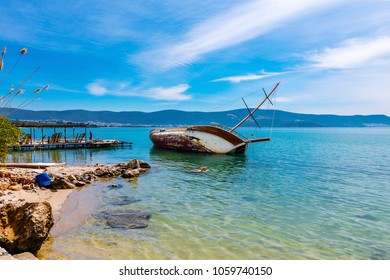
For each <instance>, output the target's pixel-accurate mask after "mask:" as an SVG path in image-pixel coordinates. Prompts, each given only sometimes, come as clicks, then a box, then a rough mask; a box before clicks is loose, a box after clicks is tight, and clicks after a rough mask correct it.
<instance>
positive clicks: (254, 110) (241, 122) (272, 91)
mask: <svg viewBox="0 0 390 280" xmlns="http://www.w3.org/2000/svg"><path fill="white" fill-rule="evenodd" d="M279 84H280V82H278V83H277V84H276V85H275V86H274V88H273V89H272V90H271V92H270V93H269V94H268V95H267V96H266V97H265V98H264V99H263V101H262V102H261V103H260V104H259V105H258V106H257V107H256V108H255V109H253V111H252V112H250V114H249V115H248V116H246V117H245V118H244V119H243V120H242V121H240V122H239V123H238V124H237V125H236V126H235V127H233V128H232V129H231V130H229V132H233V131H234V130H236V129H237V128H238V127H239V126H240V125H242V124H243V122H245V121H246V120H247V119H249V118H250V117H251V116H252V115H253V114H254V113H255V112H256V111H257V110H258V109H259V108H260V107H261V105H263V104H264V102H265V101H266V100H267V99H268V98H269V97H270V96H271V95H272V94H273V93H274V91H275V90H276V88H277V87H278V86H279Z"/></svg>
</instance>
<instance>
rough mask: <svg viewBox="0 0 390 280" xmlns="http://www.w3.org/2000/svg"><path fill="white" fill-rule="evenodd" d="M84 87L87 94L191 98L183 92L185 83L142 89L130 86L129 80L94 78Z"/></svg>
mask: <svg viewBox="0 0 390 280" xmlns="http://www.w3.org/2000/svg"><path fill="white" fill-rule="evenodd" d="M86 88H87V91H88V93H89V94H91V95H95V96H104V95H114V96H120V97H129V96H137V97H145V98H148V99H154V100H166V101H184V100H189V99H191V98H192V96H191V95H187V94H185V92H186V91H187V90H188V89H189V88H190V86H189V85H187V84H179V85H176V86H172V87H153V88H146V89H144V88H137V87H131V83H129V82H112V81H105V80H96V81H94V82H92V83H90V84H88V85H87V87H86Z"/></svg>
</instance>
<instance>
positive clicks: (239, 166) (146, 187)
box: [10, 128, 390, 259]
mask: <svg viewBox="0 0 390 280" xmlns="http://www.w3.org/2000/svg"><path fill="white" fill-rule="evenodd" d="M148 132H149V129H148V128H96V129H94V130H93V134H94V137H97V138H104V139H119V140H124V141H131V142H133V143H134V144H133V147H132V148H129V147H125V148H118V149H106V150H66V151H59V150H56V151H49V152H48V151H35V152H22V153H13V154H12V155H11V156H10V160H11V159H12V160H14V161H51V162H52V161H57V162H62V161H66V162H67V163H68V165H80V164H81V165H85V164H86V165H90V164H95V163H105V164H116V163H119V162H125V161H128V160H130V159H133V158H138V159H142V160H145V161H147V162H148V163H150V165H151V166H152V168H151V170H150V171H149V172H148V173H146V174H145V175H143V176H141V177H139V178H138V179H137V180H136V181H127V180H124V179H122V178H117V179H113V180H111V181H103V182H97V183H94V184H93V185H91V186H89V187H85V188H82V189H81V190H79V191H75V192H73V193H72V194H71V195H70V197H69V199H68V200H67V202H66V204H65V205H64V207H63V211H64V213H65V214H64V215H63V216H62V217H63V218H62V220H60V221H59V222H57V224H56V225H55V226H54V228H53V230H52V236H53V238H52V239H51V240H50V241H48V242H46V243H45V244H44V246H43V247H42V249H41V251H40V253H39V257H40V258H44V259H390V164H389V163H390V129H388V128H310V129H309V128H292V129H274V131H273V134H272V140H271V141H270V142H266V143H255V144H252V145H250V146H249V148H248V150H247V152H246V154H245V155H240V156H237V155H199V154H190V153H177V152H170V151H162V150H156V149H154V148H153V146H152V143H151V142H150V140H149V139H148ZM240 132H241V133H243V134H246V133H251V131H247V129H242V130H241V131H240ZM200 166H208V167H209V171H208V172H206V173H191V172H189V171H190V170H192V169H194V168H198V167H200ZM113 183H116V184H119V186H120V187H119V188H112V187H110V185H111V184H113ZM124 198H128V199H127V200H126V199H124ZM118 201H120V202H121V203H118ZM123 201H125V202H124V203H122V202H123ZM126 201H128V203H126ZM129 210H142V211H148V212H150V213H151V214H152V218H151V219H150V221H149V226H148V227H147V228H144V229H119V228H111V227H110V226H108V225H107V223H106V220H105V219H103V218H102V215H99V213H101V212H103V211H104V212H105V213H107V212H108V213H116V212H117V211H129Z"/></svg>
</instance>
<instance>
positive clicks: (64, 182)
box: [50, 177, 76, 189]
mask: <svg viewBox="0 0 390 280" xmlns="http://www.w3.org/2000/svg"><path fill="white" fill-rule="evenodd" d="M50 188H52V189H74V188H76V185H75V184H73V183H72V182H71V181H69V179H67V178H58V177H56V178H54V180H53V182H52V183H51V185H50Z"/></svg>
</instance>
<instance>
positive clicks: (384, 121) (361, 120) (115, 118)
mask: <svg viewBox="0 0 390 280" xmlns="http://www.w3.org/2000/svg"><path fill="white" fill-rule="evenodd" d="M1 111H2V109H1V108H0V115H1ZM247 114H248V111H247V109H237V110H231V111H223V112H186V111H177V110H164V111H158V112H151V113H144V112H137V111H129V112H112V111H87V110H66V111H31V110H18V111H16V112H14V113H13V114H11V115H9V116H8V118H9V119H11V120H29V121H40V122H48V121H49V122H61V123H62V122H74V123H89V124H95V125H102V126H107V125H115V126H116V125H118V126H171V125H172V126H177V125H200V124H203V125H208V124H211V123H219V124H223V125H226V126H229V127H232V126H234V125H235V124H237V123H238V122H239V121H240V120H241V119H242V118H244V117H245V116H246V115H247ZM274 114H275V118H274V121H273V124H274V126H275V127H390V117H388V116H385V115H368V116H362V115H354V116H339V115H316V114H299V113H291V112H286V111H279V110H276V111H273V110H259V111H258V112H257V113H256V114H255V118H256V120H257V122H258V123H259V124H260V125H261V126H264V127H269V126H271V125H272V120H273V116H274ZM245 125H246V126H255V125H256V124H255V122H254V121H253V120H252V119H251V118H250V119H248V121H247V122H246V123H245Z"/></svg>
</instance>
